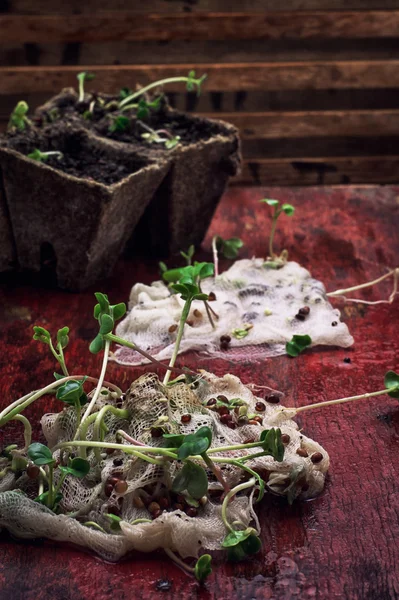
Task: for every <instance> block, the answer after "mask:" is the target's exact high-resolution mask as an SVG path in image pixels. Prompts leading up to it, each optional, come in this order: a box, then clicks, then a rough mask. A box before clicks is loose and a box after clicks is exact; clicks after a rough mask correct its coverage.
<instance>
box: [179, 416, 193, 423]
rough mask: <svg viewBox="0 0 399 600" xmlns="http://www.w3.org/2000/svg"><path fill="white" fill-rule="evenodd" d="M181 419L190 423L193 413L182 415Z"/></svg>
mask: <svg viewBox="0 0 399 600" xmlns="http://www.w3.org/2000/svg"><path fill="white" fill-rule="evenodd" d="M180 421H181V422H182V423H190V421H191V415H182V416H181V419H180Z"/></svg>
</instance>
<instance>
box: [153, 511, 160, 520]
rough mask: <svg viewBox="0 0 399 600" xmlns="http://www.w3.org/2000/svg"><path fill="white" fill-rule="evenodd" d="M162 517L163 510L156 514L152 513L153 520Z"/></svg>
mask: <svg viewBox="0 0 399 600" xmlns="http://www.w3.org/2000/svg"><path fill="white" fill-rule="evenodd" d="M161 515H162V510H156V511H155V512H153V513H152V515H151V516H152V518H153V519H158V517H160V516H161Z"/></svg>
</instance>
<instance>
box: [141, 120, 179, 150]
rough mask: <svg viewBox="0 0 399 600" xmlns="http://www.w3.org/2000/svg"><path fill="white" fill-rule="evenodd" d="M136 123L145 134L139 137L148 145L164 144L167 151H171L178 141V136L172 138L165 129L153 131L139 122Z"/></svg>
mask: <svg viewBox="0 0 399 600" xmlns="http://www.w3.org/2000/svg"><path fill="white" fill-rule="evenodd" d="M137 123H138V124H139V125H141V127H143V128H144V129H146V133H142V134H141V137H142V138H143V140H146V141H147V142H148V143H149V144H164V145H165V148H166V149H167V150H172V149H173V148H175V146H177V144H178V143H179V141H180V136H179V135H175V136H173V135H172V134H171V133H170V132H169V131H168V130H167V129H158V130H156V131H155V130H154V129H151V127H149V126H148V125H146V124H145V123H143V122H142V121H140V120H137Z"/></svg>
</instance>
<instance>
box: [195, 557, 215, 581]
mask: <svg viewBox="0 0 399 600" xmlns="http://www.w3.org/2000/svg"><path fill="white" fill-rule="evenodd" d="M211 563H212V557H211V556H210V554H203V555H202V556H200V557H199V559H198V560H197V562H196V563H195V567H194V576H195V578H196V580H197V581H199V582H200V583H203V582H204V581H205V580H206V579H207V578H208V577H209V575H210V574H211V573H212V567H211Z"/></svg>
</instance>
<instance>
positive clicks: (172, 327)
mask: <svg viewBox="0 0 399 600" xmlns="http://www.w3.org/2000/svg"><path fill="white" fill-rule="evenodd" d="M176 329H177V325H176V324H174V325H171V326H170V327H169V329H168V331H169V333H174V332H175V331H176Z"/></svg>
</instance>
